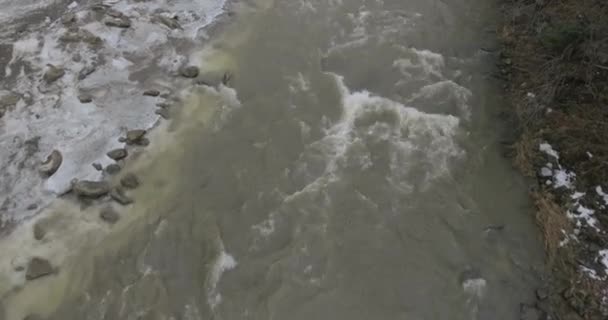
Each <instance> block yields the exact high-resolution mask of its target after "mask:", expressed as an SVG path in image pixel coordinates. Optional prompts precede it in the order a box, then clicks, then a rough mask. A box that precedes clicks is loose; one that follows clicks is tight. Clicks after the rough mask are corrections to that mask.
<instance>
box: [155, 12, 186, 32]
mask: <svg viewBox="0 0 608 320" xmlns="http://www.w3.org/2000/svg"><path fill="white" fill-rule="evenodd" d="M156 20H157V21H158V22H160V23H162V24H164V25H165V26H167V27H168V28H169V29H181V28H182V26H181V25H180V24H179V22H178V21H177V19H172V18H169V17H165V16H161V15H159V16H157V17H156Z"/></svg>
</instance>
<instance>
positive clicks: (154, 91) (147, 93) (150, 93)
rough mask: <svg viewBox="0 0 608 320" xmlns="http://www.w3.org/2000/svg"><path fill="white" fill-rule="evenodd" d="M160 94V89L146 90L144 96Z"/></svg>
mask: <svg viewBox="0 0 608 320" xmlns="http://www.w3.org/2000/svg"><path fill="white" fill-rule="evenodd" d="M159 95H160V91H158V90H146V91H144V96H150V97H158V96H159Z"/></svg>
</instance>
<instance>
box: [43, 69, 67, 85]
mask: <svg viewBox="0 0 608 320" xmlns="http://www.w3.org/2000/svg"><path fill="white" fill-rule="evenodd" d="M64 75H65V70H64V69H63V68H60V67H55V66H54V65H51V64H49V65H48V69H47V70H46V72H45V73H44V76H43V79H44V81H46V83H48V84H51V83H53V82H55V81H57V80H59V78H61V77H63V76H64Z"/></svg>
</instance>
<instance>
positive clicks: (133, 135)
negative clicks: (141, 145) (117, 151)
mask: <svg viewBox="0 0 608 320" xmlns="http://www.w3.org/2000/svg"><path fill="white" fill-rule="evenodd" d="M144 135H146V130H141V129H137V130H130V131H128V132H127V139H126V142H127V144H138V142H140V141H141V140H142V139H143V137H144Z"/></svg>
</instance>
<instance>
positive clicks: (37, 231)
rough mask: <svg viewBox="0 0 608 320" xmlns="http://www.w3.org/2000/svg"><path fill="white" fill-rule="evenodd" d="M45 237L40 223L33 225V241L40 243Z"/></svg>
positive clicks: (44, 231)
mask: <svg viewBox="0 0 608 320" xmlns="http://www.w3.org/2000/svg"><path fill="white" fill-rule="evenodd" d="M45 235H46V230H45V229H44V227H43V226H42V225H41V223H40V222H37V223H36V224H34V239H36V240H38V241H40V240H42V239H43V238H44V236H45Z"/></svg>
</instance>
